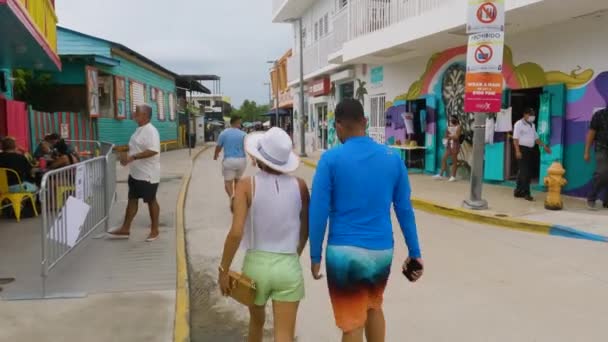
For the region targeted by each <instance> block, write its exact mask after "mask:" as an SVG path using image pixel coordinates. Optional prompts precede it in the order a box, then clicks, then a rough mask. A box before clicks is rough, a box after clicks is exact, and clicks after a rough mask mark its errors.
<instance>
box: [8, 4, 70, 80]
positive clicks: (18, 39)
mask: <svg viewBox="0 0 608 342" xmlns="http://www.w3.org/2000/svg"><path fill="white" fill-rule="evenodd" d="M0 32H2V34H1V36H2V38H0V68H7V69H15V68H26V69H36V70H45V71H58V70H61V61H60V60H59V56H58V55H57V54H56V53H55V52H54V51H53V49H52V48H51V47H50V46H49V43H48V42H47V41H46V38H45V37H44V36H42V35H41V34H40V32H38V29H37V26H36V25H35V24H34V23H33V22H32V21H31V19H30V17H29V15H28V13H27V12H26V11H25V10H24V9H23V7H22V5H20V4H18V3H17V2H15V1H12V0H8V1H2V0H0Z"/></svg>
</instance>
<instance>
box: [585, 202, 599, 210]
mask: <svg viewBox="0 0 608 342" xmlns="http://www.w3.org/2000/svg"><path fill="white" fill-rule="evenodd" d="M595 204H596V203H595V201H587V209H589V210H597V207H596V206H595Z"/></svg>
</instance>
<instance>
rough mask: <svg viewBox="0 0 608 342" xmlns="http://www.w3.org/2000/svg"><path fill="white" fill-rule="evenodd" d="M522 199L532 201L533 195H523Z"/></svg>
mask: <svg viewBox="0 0 608 342" xmlns="http://www.w3.org/2000/svg"><path fill="white" fill-rule="evenodd" d="M524 199H525V200H526V201H528V202H534V197H532V196H530V195H528V196H525V197H524Z"/></svg>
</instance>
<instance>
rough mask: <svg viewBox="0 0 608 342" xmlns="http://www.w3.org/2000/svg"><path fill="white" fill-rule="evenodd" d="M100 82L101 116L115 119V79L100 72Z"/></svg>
mask: <svg viewBox="0 0 608 342" xmlns="http://www.w3.org/2000/svg"><path fill="white" fill-rule="evenodd" d="M98 82H99V84H98V89H99V90H98V92H97V93H98V94H99V114H100V116H101V117H102V118H114V115H115V110H114V106H115V101H114V96H115V94H114V77H113V76H112V75H108V74H103V73H101V72H100V73H99V77H98Z"/></svg>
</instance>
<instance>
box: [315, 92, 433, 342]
mask: <svg viewBox="0 0 608 342" xmlns="http://www.w3.org/2000/svg"><path fill="white" fill-rule="evenodd" d="M335 116H336V132H337V134H338V138H339V139H340V141H341V142H342V143H343V145H341V146H339V147H337V148H334V149H332V150H329V151H327V152H326V153H325V154H323V156H322V158H321V160H320V161H319V164H318V166H317V171H316V174H315V177H314V181H313V187H312V199H311V204H310V256H311V260H312V270H311V271H312V274H313V277H314V278H315V279H320V278H321V276H320V274H319V272H320V268H321V255H322V249H323V241H324V239H325V232H326V227H327V223H328V220H329V237H328V246H327V251H326V268H327V283H328V287H329V293H330V297H331V301H332V306H333V309H334V316H335V318H336V324H337V326H338V327H339V328H340V329H341V330H342V331H343V341H345V342H348V341H363V332H364V330H365V335H366V336H367V340H368V342H381V341H384V337H385V320H384V314H383V312H382V299H383V293H384V289H385V287H386V283H387V280H388V276H389V273H390V267H391V263H392V259H393V244H394V241H393V228H392V223H391V205H392V204H394V208H395V212H396V214H397V218H398V220H399V224H400V225H401V229H402V231H403V235H404V237H405V240H406V243H407V247H408V250H409V258H408V260H406V264H407V262H409V260H410V259H416V260H417V261H418V262H419V263H420V264H421V265H422V259H421V253H420V247H419V244H418V234H417V231H416V220H415V217H414V210H413V208H412V204H411V201H410V194H411V189H410V184H409V179H408V175H407V170H406V168H405V165H404V163H403V161H402V160H401V158H400V157H399V155H398V154H396V153H394V152H392V151H391V150H390V149H389V148H388V147H386V146H384V145H380V144H377V143H375V142H374V141H373V140H371V139H370V138H369V137H367V136H366V134H365V128H366V124H367V121H366V118H365V116H364V113H363V106H362V105H361V103H359V101H356V100H344V101H342V102H341V103H340V104H338V106H337V107H336V111H335ZM404 267H405V266H404ZM420 276H422V270H419V271H416V272H414V274H413V281H416V280H417V279H418V278H419V277H420Z"/></svg>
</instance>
